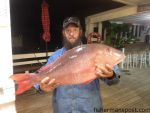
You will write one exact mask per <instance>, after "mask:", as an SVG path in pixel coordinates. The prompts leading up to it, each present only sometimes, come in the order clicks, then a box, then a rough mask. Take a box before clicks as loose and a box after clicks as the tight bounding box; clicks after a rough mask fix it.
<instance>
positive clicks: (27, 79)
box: [10, 73, 34, 94]
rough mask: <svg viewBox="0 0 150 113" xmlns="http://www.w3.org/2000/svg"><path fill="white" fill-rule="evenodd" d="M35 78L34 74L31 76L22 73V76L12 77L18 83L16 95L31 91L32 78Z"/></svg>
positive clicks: (15, 75)
mask: <svg viewBox="0 0 150 113" xmlns="http://www.w3.org/2000/svg"><path fill="white" fill-rule="evenodd" d="M33 76H34V74H33ZM33 76H32V74H29V73H20V74H14V75H12V76H10V78H11V79H12V80H15V81H16V82H17V83H18V88H17V91H16V94H21V93H23V92H25V91H27V90H29V89H30V88H31V87H32V86H33V84H32V81H31V78H32V77H33Z"/></svg>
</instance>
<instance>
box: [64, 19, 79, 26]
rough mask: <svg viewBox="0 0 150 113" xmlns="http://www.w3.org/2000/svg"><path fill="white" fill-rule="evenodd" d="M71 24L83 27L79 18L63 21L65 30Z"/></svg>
mask: <svg viewBox="0 0 150 113" xmlns="http://www.w3.org/2000/svg"><path fill="white" fill-rule="evenodd" d="M69 24H75V25H77V26H78V27H80V26H81V24H80V20H79V18H78V17H68V18H66V19H65V20H64V21H63V28H66V27H67V26H68V25H69Z"/></svg>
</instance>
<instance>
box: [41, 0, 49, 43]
mask: <svg viewBox="0 0 150 113" xmlns="http://www.w3.org/2000/svg"><path fill="white" fill-rule="evenodd" d="M41 7H42V26H43V35H42V38H43V39H44V41H45V42H49V41H50V38H51V35H50V20H49V11H48V4H47V3H46V1H45V0H43V1H42V5H41Z"/></svg>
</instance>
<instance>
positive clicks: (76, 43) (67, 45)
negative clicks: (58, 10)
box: [63, 36, 81, 50]
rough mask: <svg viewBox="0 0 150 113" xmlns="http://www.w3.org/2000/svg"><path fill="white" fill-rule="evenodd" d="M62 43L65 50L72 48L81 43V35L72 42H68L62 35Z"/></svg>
mask: <svg viewBox="0 0 150 113" xmlns="http://www.w3.org/2000/svg"><path fill="white" fill-rule="evenodd" d="M63 45H64V47H65V48H66V50H69V49H72V48H74V47H76V46H79V45H81V37H80V38H78V39H77V40H76V41H75V42H74V43H73V44H72V43H70V42H69V41H68V39H67V38H66V37H65V36H64V37H63Z"/></svg>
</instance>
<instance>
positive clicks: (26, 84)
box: [16, 80, 32, 95]
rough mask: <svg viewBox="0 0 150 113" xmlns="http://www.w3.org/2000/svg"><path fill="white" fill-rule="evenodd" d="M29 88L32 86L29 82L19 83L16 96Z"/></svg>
mask: <svg viewBox="0 0 150 113" xmlns="http://www.w3.org/2000/svg"><path fill="white" fill-rule="evenodd" d="M31 87H32V84H31V82H30V80H24V81H19V82H18V88H17V91H16V94H17V95H18V94H21V93H23V92H25V91H27V90H29V89H30V88H31Z"/></svg>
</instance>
